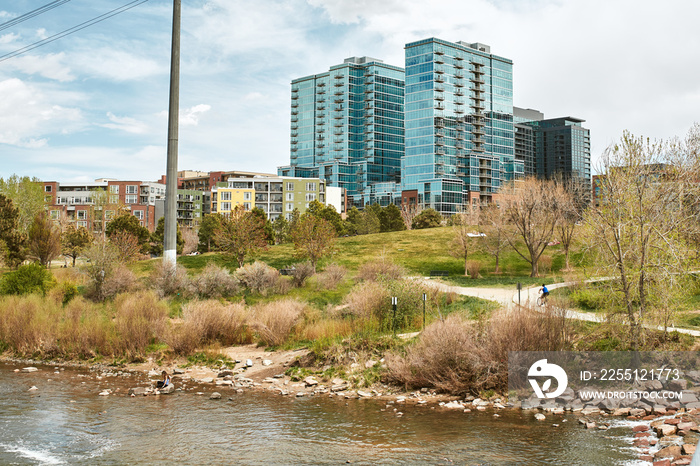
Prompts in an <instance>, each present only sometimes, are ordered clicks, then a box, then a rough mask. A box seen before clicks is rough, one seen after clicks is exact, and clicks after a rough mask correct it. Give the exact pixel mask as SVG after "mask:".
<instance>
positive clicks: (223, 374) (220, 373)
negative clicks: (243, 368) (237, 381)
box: [216, 371, 234, 378]
mask: <svg viewBox="0 0 700 466" xmlns="http://www.w3.org/2000/svg"><path fill="white" fill-rule="evenodd" d="M233 375H234V374H233V371H221V372H219V373H218V374H216V376H217V377H219V378H224V377H229V376H233Z"/></svg>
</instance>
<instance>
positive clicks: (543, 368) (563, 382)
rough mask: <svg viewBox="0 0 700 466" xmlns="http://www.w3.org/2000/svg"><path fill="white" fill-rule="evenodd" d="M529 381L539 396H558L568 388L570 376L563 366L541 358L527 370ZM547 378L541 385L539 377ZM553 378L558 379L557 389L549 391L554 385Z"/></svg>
mask: <svg viewBox="0 0 700 466" xmlns="http://www.w3.org/2000/svg"><path fill="white" fill-rule="evenodd" d="M527 376H528V381H529V382H530V385H532V389H533V390H534V391H535V395H537V398H556V397H558V396H559V395H561V394H562V393H564V390H566V386H567V385H568V383H569V377H567V375H566V372H565V371H564V369H562V368H561V367H559V366H557V365H556V364H550V363H548V362H547V360H546V359H540V360H539V361H537V362H535V363H534V364H533V365H532V366H530V370H529V371H528V372H527ZM544 377H546V379H545V380H544V381H543V383H542V386H541V387H540V385H539V382H538V378H539V379H541V378H544ZM552 379H554V380H556V381H557V388H556V390H554V391H552V392H549V389H550V388H551V386H552Z"/></svg>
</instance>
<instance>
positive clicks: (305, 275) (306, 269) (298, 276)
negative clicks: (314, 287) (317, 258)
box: [292, 261, 315, 288]
mask: <svg viewBox="0 0 700 466" xmlns="http://www.w3.org/2000/svg"><path fill="white" fill-rule="evenodd" d="M314 272H315V271H314V266H313V264H312V263H311V262H309V261H306V262H299V263H298V264H294V270H293V272H292V285H294V286H295V287H297V288H301V287H302V286H304V283H306V280H308V279H309V277H311V276H313V274H314Z"/></svg>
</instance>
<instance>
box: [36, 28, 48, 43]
mask: <svg viewBox="0 0 700 466" xmlns="http://www.w3.org/2000/svg"><path fill="white" fill-rule="evenodd" d="M36 36H37V37H38V38H39V39H40V40H44V39H46V38H47V37H49V35H48V34H46V29H44V28H39V29H37V30H36Z"/></svg>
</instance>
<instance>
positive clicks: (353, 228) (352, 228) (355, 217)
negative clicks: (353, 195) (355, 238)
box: [345, 206, 361, 235]
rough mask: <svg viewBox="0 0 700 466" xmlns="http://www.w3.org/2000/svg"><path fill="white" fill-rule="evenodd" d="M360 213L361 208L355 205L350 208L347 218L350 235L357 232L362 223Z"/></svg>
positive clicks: (346, 224)
mask: <svg viewBox="0 0 700 466" xmlns="http://www.w3.org/2000/svg"><path fill="white" fill-rule="evenodd" d="M360 215H361V212H360V210H359V209H358V208H357V207H355V206H352V207H351V208H350V210H348V213H347V215H346V220H345V229H346V232H347V234H348V235H356V234H357V225H359V223H360Z"/></svg>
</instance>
